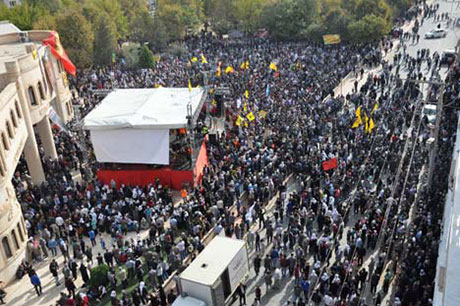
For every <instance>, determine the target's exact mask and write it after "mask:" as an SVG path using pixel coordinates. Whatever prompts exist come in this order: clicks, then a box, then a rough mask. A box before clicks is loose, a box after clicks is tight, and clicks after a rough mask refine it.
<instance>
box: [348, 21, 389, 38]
mask: <svg viewBox="0 0 460 306" xmlns="http://www.w3.org/2000/svg"><path fill="white" fill-rule="evenodd" d="M390 28H391V23H388V22H387V21H386V20H385V19H384V18H383V17H379V16H375V15H367V16H365V17H364V18H363V19H361V20H356V21H353V22H352V23H350V25H349V26H348V32H350V33H353V36H352V40H354V41H356V42H372V41H376V40H379V39H380V38H382V36H383V35H385V34H387V33H388V31H389V30H390Z"/></svg>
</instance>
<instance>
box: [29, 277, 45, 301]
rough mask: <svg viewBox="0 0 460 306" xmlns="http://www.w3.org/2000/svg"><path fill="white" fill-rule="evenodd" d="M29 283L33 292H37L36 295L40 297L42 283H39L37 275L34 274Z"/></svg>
mask: <svg viewBox="0 0 460 306" xmlns="http://www.w3.org/2000/svg"><path fill="white" fill-rule="evenodd" d="M30 282H31V283H32V285H33V286H34V288H35V292H37V295H38V296H40V295H41V294H42V283H41V281H40V278H39V277H38V275H37V273H34V274H33V275H32V276H31V277H30Z"/></svg>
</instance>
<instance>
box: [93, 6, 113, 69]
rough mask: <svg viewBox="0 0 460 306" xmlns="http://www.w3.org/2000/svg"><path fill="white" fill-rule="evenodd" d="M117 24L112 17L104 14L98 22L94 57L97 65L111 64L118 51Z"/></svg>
mask: <svg viewBox="0 0 460 306" xmlns="http://www.w3.org/2000/svg"><path fill="white" fill-rule="evenodd" d="M115 32H116V25H115V23H114V22H113V21H112V18H110V17H109V16H107V15H105V14H102V15H101V16H100V17H99V18H98V21H97V23H96V30H95V33H94V57H93V62H94V64H95V65H97V66H105V65H109V64H110V63H111V61H112V54H113V53H115V52H116V48H117V40H116V33H115Z"/></svg>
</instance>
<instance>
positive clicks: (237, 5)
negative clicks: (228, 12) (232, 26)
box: [233, 0, 264, 33]
mask: <svg viewBox="0 0 460 306" xmlns="http://www.w3.org/2000/svg"><path fill="white" fill-rule="evenodd" d="M263 3H264V1H263V0H234V1H233V16H235V17H236V19H237V20H238V25H239V26H240V27H241V29H242V30H243V31H246V32H249V33H250V32H255V31H256V30H257V29H258V28H259V24H260V20H259V18H260V14H261V12H262V7H263Z"/></svg>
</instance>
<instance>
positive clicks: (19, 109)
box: [14, 100, 22, 118]
mask: <svg viewBox="0 0 460 306" xmlns="http://www.w3.org/2000/svg"><path fill="white" fill-rule="evenodd" d="M14 106H15V107H16V115H17V116H18V118H22V113H21V108H20V107H19V102H18V101H17V100H16V102H15V103H14Z"/></svg>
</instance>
